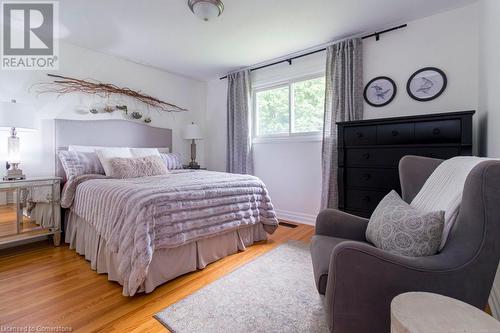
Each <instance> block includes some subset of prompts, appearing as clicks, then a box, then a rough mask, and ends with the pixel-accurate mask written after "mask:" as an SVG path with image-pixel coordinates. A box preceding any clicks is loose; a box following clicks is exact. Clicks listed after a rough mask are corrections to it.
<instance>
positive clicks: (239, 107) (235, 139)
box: [227, 70, 253, 174]
mask: <svg viewBox="0 0 500 333" xmlns="http://www.w3.org/2000/svg"><path fill="white" fill-rule="evenodd" d="M227 79H228V90H227V133H228V135H227V171H228V172H231V173H240V174H252V173H253V160H252V138H251V133H252V131H251V122H250V119H251V117H250V110H251V109H250V96H251V95H250V94H251V81H250V71H248V70H245V71H241V72H237V73H232V74H229V75H228V76H227Z"/></svg>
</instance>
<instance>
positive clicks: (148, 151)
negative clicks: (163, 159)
mask: <svg viewBox="0 0 500 333" xmlns="http://www.w3.org/2000/svg"><path fill="white" fill-rule="evenodd" d="M130 153H132V157H146V156H158V157H160V152H159V151H158V148H130Z"/></svg>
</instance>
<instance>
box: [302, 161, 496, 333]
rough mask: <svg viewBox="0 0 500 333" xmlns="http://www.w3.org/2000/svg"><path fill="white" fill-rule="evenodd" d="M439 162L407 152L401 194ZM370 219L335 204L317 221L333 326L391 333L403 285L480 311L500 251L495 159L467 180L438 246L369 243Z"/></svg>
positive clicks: (320, 274) (318, 268)
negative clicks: (401, 250)
mask: <svg viewBox="0 0 500 333" xmlns="http://www.w3.org/2000/svg"><path fill="white" fill-rule="evenodd" d="M441 162H442V161H441V160H436V159H431V158H425V157H417V156H405V157H404V158H403V159H401V161H400V164H399V173H400V179H401V187H402V197H403V199H404V200H405V201H406V202H410V201H411V200H412V199H413V198H414V197H415V195H416V194H417V193H418V191H419V190H420V188H421V187H422V186H423V184H424V183H425V181H426V179H427V178H428V177H429V175H430V174H431V173H432V172H433V170H434V169H435V168H436V167H437V166H438V165H439V164H440V163H441ZM367 223H368V220H367V219H364V218H360V217H357V216H353V215H350V214H347V213H344V212H341V211H338V210H333V209H326V210H324V211H322V212H321V213H320V214H319V215H318V218H317V221H316V233H315V235H314V236H313V238H312V243H311V255H312V261H313V268H314V276H315V280H316V285H317V288H318V291H319V293H320V294H324V295H325V308H326V312H327V320H328V326H329V328H330V330H331V331H332V332H335V333H344V332H356V333H362V332H389V331H390V303H391V300H392V299H393V298H394V297H395V296H397V295H399V294H401V293H404V292H408V291H427V292H433V293H438V294H442V295H446V296H449V297H453V298H456V299H459V300H462V301H464V302H466V303H469V304H472V305H474V306H476V307H478V308H480V309H484V307H485V306H486V304H487V301H488V296H489V294H490V291H491V287H492V284H493V280H494V278H495V273H496V269H497V266H498V263H499V257H500V241H499V239H500V161H486V162H482V163H480V164H479V165H477V166H476V167H475V168H474V169H473V170H472V172H471V173H470V174H469V176H468V178H467V181H466V183H465V188H464V194H463V198H462V204H461V208H460V214H459V217H458V220H457V222H456V223H455V226H454V228H453V229H452V231H451V233H450V235H449V238H448V240H447V243H446V245H445V247H444V248H443V250H442V251H441V252H439V253H438V254H436V255H434V256H429V257H417V258H413V257H404V256H398V255H394V254H391V253H388V252H386V251H383V250H380V249H378V248H376V247H374V246H373V245H371V244H370V243H368V242H367V241H366V238H365V230H366V226H367Z"/></svg>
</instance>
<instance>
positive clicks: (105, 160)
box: [95, 148, 134, 177]
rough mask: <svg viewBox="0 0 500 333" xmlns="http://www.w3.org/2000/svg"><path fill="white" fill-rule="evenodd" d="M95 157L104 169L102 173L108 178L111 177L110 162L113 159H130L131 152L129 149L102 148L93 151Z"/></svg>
mask: <svg viewBox="0 0 500 333" xmlns="http://www.w3.org/2000/svg"><path fill="white" fill-rule="evenodd" d="M95 153H96V154H97V157H99V161H101V165H102V168H103V169H104V173H105V174H106V176H108V177H113V168H112V167H111V160H112V159H113V158H117V157H120V158H132V157H134V156H133V155H132V152H131V151H130V149H129V148H104V149H97V150H96V151H95Z"/></svg>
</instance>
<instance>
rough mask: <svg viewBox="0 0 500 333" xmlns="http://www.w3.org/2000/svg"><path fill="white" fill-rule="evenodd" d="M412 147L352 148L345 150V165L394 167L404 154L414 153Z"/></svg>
mask: <svg viewBox="0 0 500 333" xmlns="http://www.w3.org/2000/svg"><path fill="white" fill-rule="evenodd" d="M415 153H416V152H415V149H412V148H382V147H381V148H352V149H347V150H346V153H345V155H346V161H345V162H346V165H347V166H361V167H363V166H383V167H392V168H395V167H397V166H398V163H399V160H400V159H401V158H402V157H403V156H405V155H415Z"/></svg>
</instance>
